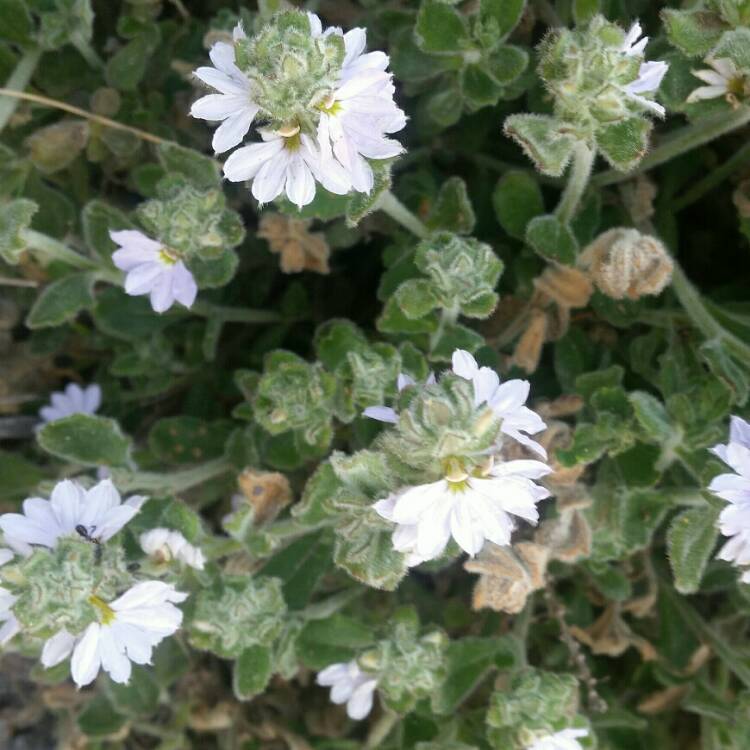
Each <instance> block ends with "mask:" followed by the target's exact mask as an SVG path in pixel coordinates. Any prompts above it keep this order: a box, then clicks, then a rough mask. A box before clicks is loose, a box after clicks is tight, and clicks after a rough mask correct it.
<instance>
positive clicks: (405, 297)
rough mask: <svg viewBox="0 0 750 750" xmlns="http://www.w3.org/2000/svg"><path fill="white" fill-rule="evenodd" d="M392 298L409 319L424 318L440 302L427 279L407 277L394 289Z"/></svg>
mask: <svg viewBox="0 0 750 750" xmlns="http://www.w3.org/2000/svg"><path fill="white" fill-rule="evenodd" d="M394 299H395V301H396V304H397V305H398V306H399V309H400V310H401V312H402V313H403V314H404V315H405V316H406V317H407V318H409V320H419V319H420V318H424V316H425V315H427V314H428V313H430V312H432V311H433V310H434V309H435V308H436V307H437V306H438V305H439V304H440V302H439V300H438V298H437V296H436V295H435V292H434V290H433V288H432V285H431V284H430V282H429V281H428V280H427V279H408V280H407V281H405V282H404V283H403V284H401V286H400V287H399V288H398V289H397V290H396V294H395V295H394Z"/></svg>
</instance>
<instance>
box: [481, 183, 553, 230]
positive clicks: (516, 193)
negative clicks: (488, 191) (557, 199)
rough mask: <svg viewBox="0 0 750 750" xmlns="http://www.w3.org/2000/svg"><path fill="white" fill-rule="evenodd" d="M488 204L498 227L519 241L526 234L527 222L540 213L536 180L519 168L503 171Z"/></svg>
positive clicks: (539, 191)
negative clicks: (493, 212) (491, 206)
mask: <svg viewBox="0 0 750 750" xmlns="http://www.w3.org/2000/svg"><path fill="white" fill-rule="evenodd" d="M492 205H493V206H494V208H495V215H496V216H497V220H498V221H499V222H500V226H501V227H502V228H503V229H504V230H505V231H506V232H507V233H508V234H509V235H510V236H511V237H515V238H516V239H519V240H522V239H524V238H525V237H526V227H527V225H528V224H529V222H530V221H531V220H532V219H534V218H535V217H537V216H540V215H541V214H543V213H544V198H543V197H542V190H541V188H540V187H539V183H538V182H537V181H536V180H535V179H534V178H533V177H532V175H530V174H529V173H528V172H522V171H520V170H518V171H509V172H506V173H505V174H504V175H503V176H502V177H501V178H500V180H499V181H498V183H497V185H496V186H495V190H494V192H493V193H492Z"/></svg>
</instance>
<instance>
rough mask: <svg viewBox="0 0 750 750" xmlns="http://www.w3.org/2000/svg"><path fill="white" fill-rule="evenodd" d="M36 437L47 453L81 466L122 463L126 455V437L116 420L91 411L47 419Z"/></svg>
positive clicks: (128, 445) (128, 442)
mask: <svg viewBox="0 0 750 750" xmlns="http://www.w3.org/2000/svg"><path fill="white" fill-rule="evenodd" d="M37 440H38V441H39V445H40V446H41V447H42V448H43V449H44V450H46V451H47V453H51V454H52V455H53V456H57V457H58V458H62V459H63V460H65V461H73V462H75V463H79V464H83V465H84V466H123V465H125V464H126V463H127V461H128V457H129V455H130V440H129V438H128V437H126V436H125V435H123V434H122V431H121V430H120V426H119V425H118V424H117V422H115V421H114V420H113V419H108V418H107V417H97V416H94V415H92V414H73V415H72V416H70V417H63V418H62V419H56V420H55V421H54V422H49V423H47V424H46V425H44V427H42V429H41V430H40V431H39V433H38V434H37Z"/></svg>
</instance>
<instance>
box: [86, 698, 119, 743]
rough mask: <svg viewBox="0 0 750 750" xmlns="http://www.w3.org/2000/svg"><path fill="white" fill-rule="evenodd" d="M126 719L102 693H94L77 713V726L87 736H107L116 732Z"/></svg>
mask: <svg viewBox="0 0 750 750" xmlns="http://www.w3.org/2000/svg"><path fill="white" fill-rule="evenodd" d="M126 721H127V719H126V718H125V717H124V716H122V715H121V714H119V713H117V711H115V709H114V707H113V706H112V704H111V703H110V702H109V701H108V700H107V698H106V697H105V696H104V695H95V696H94V697H93V699H92V700H90V701H89V702H88V703H87V704H86V706H85V708H84V709H83V711H81V713H80V714H79V715H78V728H79V729H80V730H81V731H82V732H83V733H84V734H85V735H86V736H88V737H107V736H109V735H114V734H117V733H118V732H119V731H120V730H121V729H122V728H123V727H124V726H125V722H126Z"/></svg>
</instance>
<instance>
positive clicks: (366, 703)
mask: <svg viewBox="0 0 750 750" xmlns="http://www.w3.org/2000/svg"><path fill="white" fill-rule="evenodd" d="M377 684H378V683H377V680H368V681H367V682H364V683H362V684H361V685H360V686H359V687H357V688H356V690H355V691H354V693H353V694H352V697H351V698H350V699H349V702H348V703H347V704H346V713H347V715H348V716H349V718H350V719H354V721H359V720H360V719H364V718H365V716H367V715H368V714H369V713H370V711H371V710H372V702H373V697H374V693H375V688H376V686H377Z"/></svg>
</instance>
